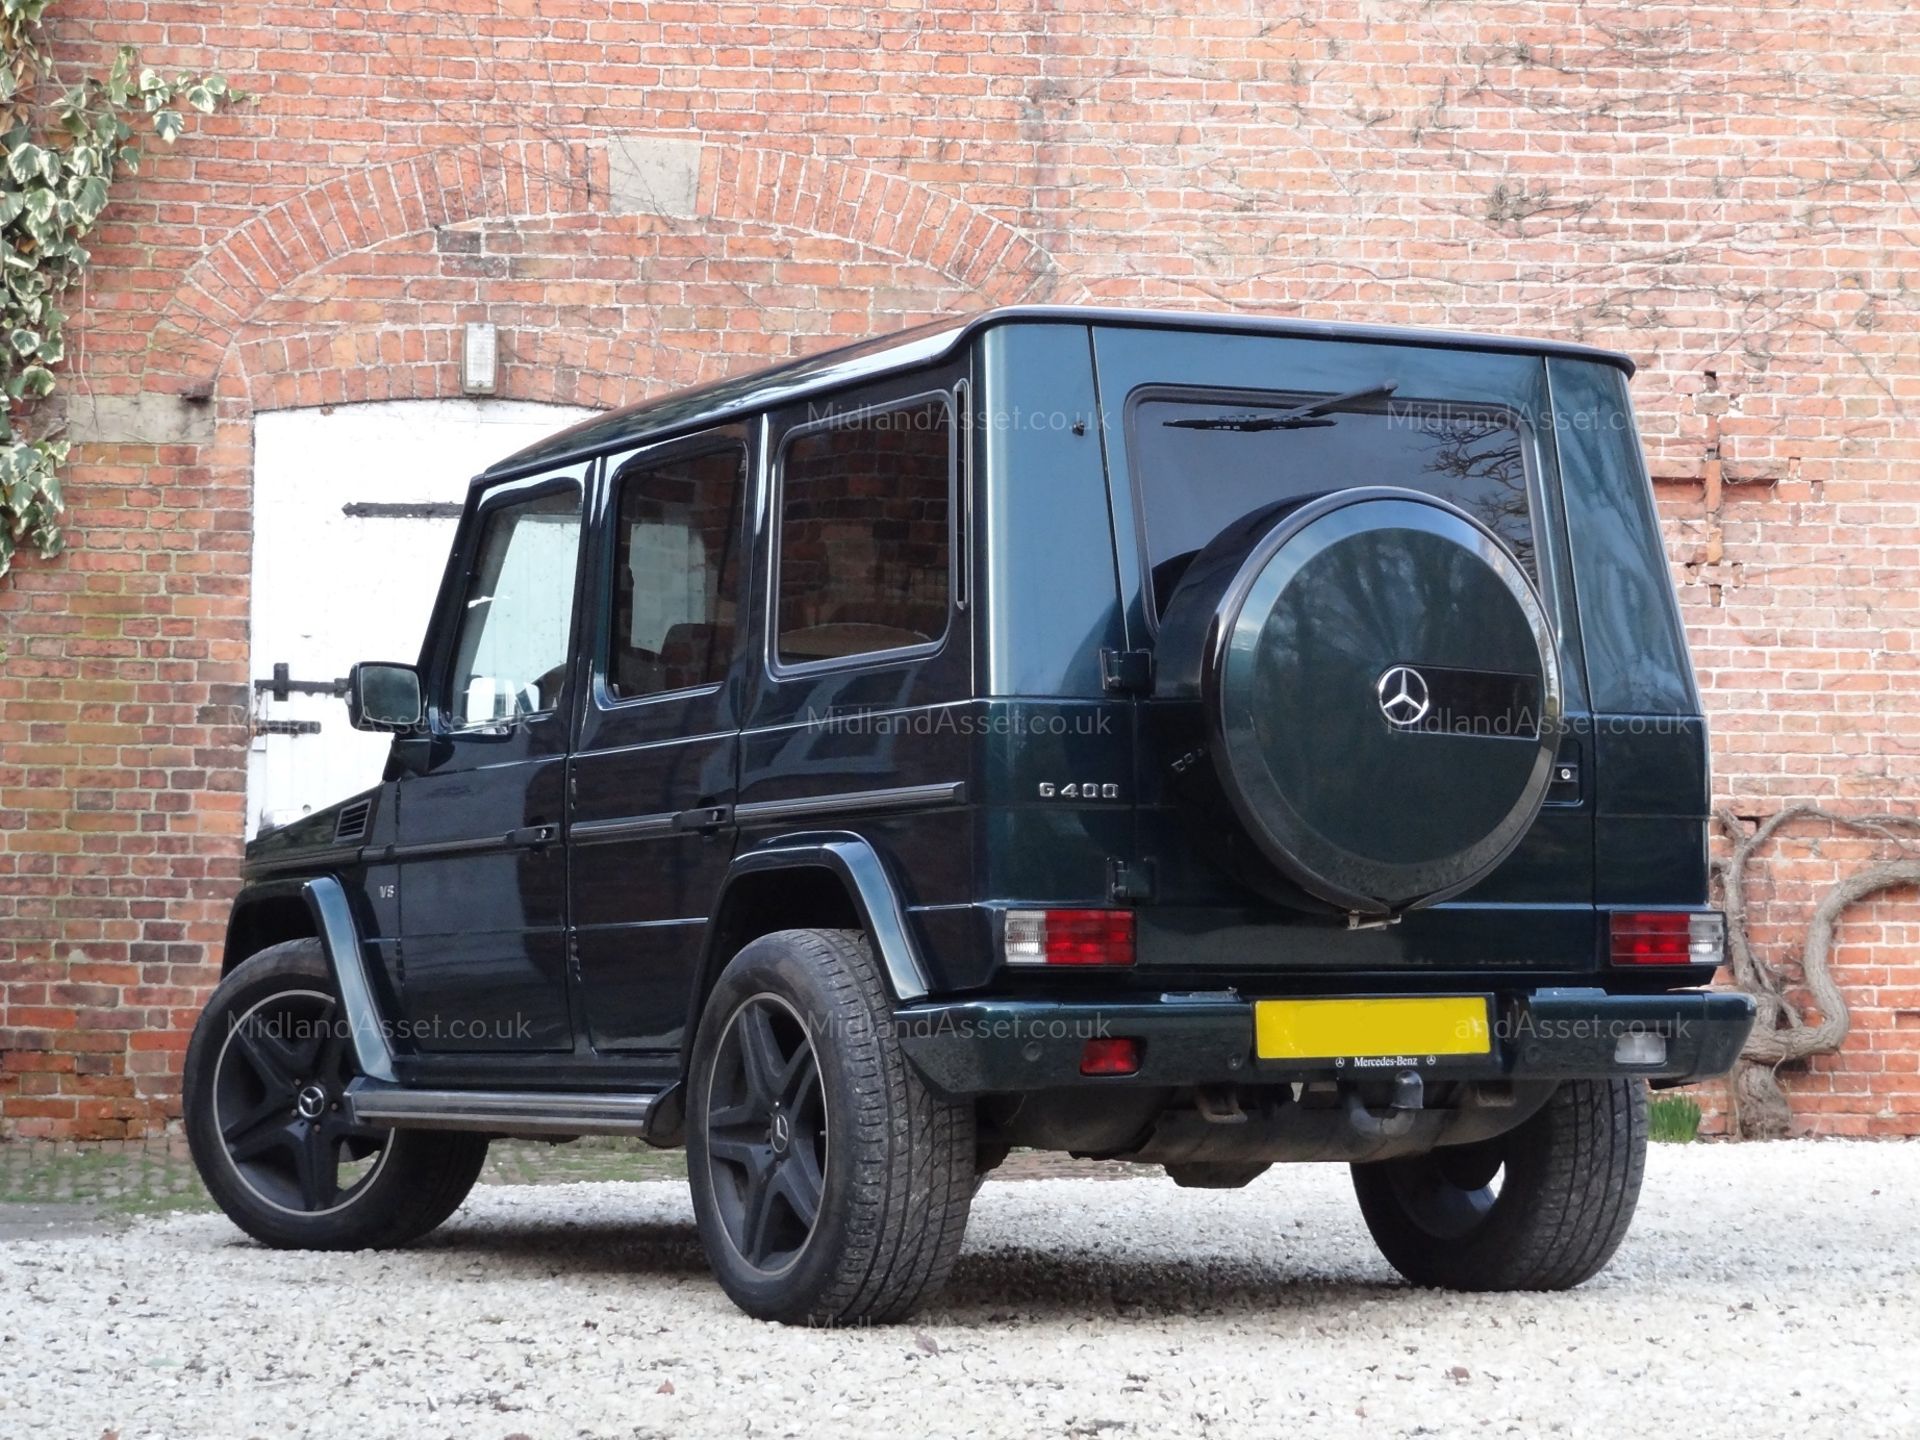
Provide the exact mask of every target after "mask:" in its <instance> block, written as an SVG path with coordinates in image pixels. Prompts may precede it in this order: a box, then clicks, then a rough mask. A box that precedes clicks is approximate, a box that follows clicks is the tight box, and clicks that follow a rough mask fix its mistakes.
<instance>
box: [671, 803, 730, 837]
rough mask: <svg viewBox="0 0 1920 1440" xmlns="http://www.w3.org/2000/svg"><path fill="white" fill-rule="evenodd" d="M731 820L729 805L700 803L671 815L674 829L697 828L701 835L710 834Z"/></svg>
mask: <svg viewBox="0 0 1920 1440" xmlns="http://www.w3.org/2000/svg"><path fill="white" fill-rule="evenodd" d="M732 820H733V807H732V806H731V805H701V806H699V807H698V808H696V809H693V810H682V811H681V812H680V813H679V814H678V815H675V816H674V817H673V828H674V829H676V830H697V831H699V832H700V833H701V834H702V835H711V834H713V832H714V831H716V830H719V829H722V828H724V827H725V826H726V825H728V824H729V823H730V822H731V821H732Z"/></svg>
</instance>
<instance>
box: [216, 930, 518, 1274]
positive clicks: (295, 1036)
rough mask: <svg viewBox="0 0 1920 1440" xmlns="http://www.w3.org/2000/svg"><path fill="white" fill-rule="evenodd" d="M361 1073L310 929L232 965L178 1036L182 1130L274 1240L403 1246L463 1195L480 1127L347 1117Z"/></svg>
mask: <svg viewBox="0 0 1920 1440" xmlns="http://www.w3.org/2000/svg"><path fill="white" fill-rule="evenodd" d="M358 1073H359V1069H358V1066H357V1065H356V1064H355V1062H354V1052H353V1044H352V1039H351V1033H350V1031H349V1028H348V1025H347V1022H346V1020H345V1018H344V1017H343V1016H342V1015H341V1014H340V1011H339V1002H338V999H337V997H336V995H335V993H334V985H333V976H332V974H331V972H330V971H329V969H328V967H327V961H326V955H325V953H324V952H323V951H322V950H321V948H320V942H319V941H318V940H312V939H307V940H288V941H285V942H283V943H282V944H279V945H273V946H270V947H268V948H267V949H265V950H262V951H261V952H260V953H259V954H258V955H255V956H253V957H252V958H250V959H248V960H247V961H246V962H244V963H243V964H241V965H239V966H238V967H236V968H235V969H234V971H233V973H231V974H230V975H228V976H227V977H226V979H224V980H222V981H221V982H220V985H219V987H218V988H217V989H215V991H214V992H213V996H212V998H211V999H210V1000H208V1002H207V1008H206V1009H205V1010H204V1011H203V1012H202V1013H201V1016H200V1021H199V1023H198V1024H197V1025H196V1026H195V1027H194V1031H193V1038H192V1040H191V1041H190V1042H189V1043H188V1046H187V1063H186V1074H185V1082H184V1085H183V1087H182V1088H183V1092H184V1094H183V1099H184V1106H185V1118H186V1130H187V1143H188V1146H189V1148H190V1149H191V1150H192V1152H193V1161H194V1165H195V1167H196V1168H197V1169H198V1170H199V1172H200V1178H201V1180H202V1181H203V1182H204V1183H205V1185H206V1187H207V1190H208V1192H209V1193H210V1194H211V1195H212V1196H213V1198H214V1200H215V1201H216V1202H217V1203H218V1204H219V1206H220V1208H221V1209H222V1210H224V1211H225V1212H226V1213H227V1217H228V1218H229V1219H231V1220H232V1221H233V1223H234V1224H236V1225H238V1226H239V1227H240V1228H241V1229H242V1230H244V1231H246V1232H247V1234H249V1235H251V1236H253V1238H254V1239H256V1240H258V1241H260V1242H261V1243H263V1244H266V1245H272V1246H274V1247H276V1248H279V1249H292V1250H365V1249H384V1248H388V1247H391V1246H396V1245H405V1244H408V1243H409V1242H411V1241H413V1240H417V1239H419V1238H420V1237H421V1236H422V1235H425V1234H426V1233H427V1232H428V1231H429V1230H432V1229H433V1228H434V1227H435V1226H437V1225H439V1224H440V1223H441V1222H442V1221H443V1220H445V1219H446V1218H447V1217H448V1216H449V1215H451V1214H452V1213H453V1212H454V1211H455V1210H456V1209H458V1208H459V1205H460V1202H461V1201H462V1200H464V1199H466V1196H467V1192H468V1191H469V1190H471V1189H472V1188H473V1183H474V1181H475V1180H476V1179H478V1178H479V1175H480V1167H481V1165H482V1164H484V1163H485V1161H486V1158H487V1141H486V1137H485V1136H480V1135H453V1134H439V1133H435V1132H430V1131H424V1130H379V1129H375V1128H373V1127H371V1126H362V1125H354V1124H352V1123H350V1122H348V1120H347V1119H346V1115H347V1111H346V1108H345V1107H344V1105H343V1104H342V1102H341V1094H342V1092H343V1091H344V1089H345V1088H346V1086H347V1084H348V1083H349V1082H350V1081H351V1080H353V1079H354V1077H355V1076H356V1075H357V1074H358Z"/></svg>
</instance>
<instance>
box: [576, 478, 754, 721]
mask: <svg viewBox="0 0 1920 1440" xmlns="http://www.w3.org/2000/svg"><path fill="white" fill-rule="evenodd" d="M746 463H747V455H746V451H745V450H744V449H743V448H741V447H740V446H737V445H728V446H726V447H724V448H722V449H718V450H709V451H707V452H705V453H704V454H698V455H685V456H679V457H676V458H673V459H669V460H661V461H653V462H644V461H639V460H634V461H629V462H628V463H627V464H626V465H624V466H622V467H621V469H620V472H619V473H618V474H617V475H616V476H615V477H614V485H615V491H616V495H617V497H618V498H617V501H616V503H617V505H618V507H619V511H618V518H617V520H616V522H615V529H614V565H613V586H614V591H613V626H612V646H611V653H610V654H609V656H608V662H607V688H608V689H609V690H611V691H612V692H613V694H614V695H615V696H616V697H617V698H619V699H622V700H631V699H634V698H635V697H638V696H643V695H660V694H664V693H666V692H667V691H670V690H685V689H688V688H690V687H693V686H698V685H710V684H713V683H714V682H716V681H718V680H719V679H720V678H721V677H722V676H723V675H725V673H726V670H727V666H728V664H729V663H730V661H731V660H732V658H733V642H734V624H735V618H736V617H735V608H736V603H737V585H738V577H739V573H740V571H739V566H740V503H741V493H742V490H743V487H744V480H745V476H746Z"/></svg>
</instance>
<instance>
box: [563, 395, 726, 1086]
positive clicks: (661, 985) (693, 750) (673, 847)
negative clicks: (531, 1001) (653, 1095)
mask: <svg viewBox="0 0 1920 1440" xmlns="http://www.w3.org/2000/svg"><path fill="white" fill-rule="evenodd" d="M753 449H754V447H753V445H752V443H751V436H750V434H749V431H748V428H747V427H745V426H728V427H724V428H721V429H716V430H711V431H708V432H705V433H703V434H700V435H697V436H693V437H691V438H687V439H681V440H674V441H670V442H668V443H666V444H661V445H653V446H649V447H647V448H644V449H642V450H639V451H635V452H633V453H630V454H628V455H624V456H617V457H615V458H614V459H613V460H611V461H610V462H609V463H608V465H607V475H608V476H609V479H608V481H607V483H606V485H605V486H604V487H603V493H602V498H601V500H600V502H599V504H600V506H601V507H602V511H603V516H602V519H601V520H600V521H598V522H597V523H596V525H595V527H594V529H595V536H596V546H595V559H594V564H593V579H592V581H591V582H590V587H589V592H588V593H589V596H590V602H589V605H588V613H589V615H591V616H592V617H593V621H592V624H593V630H594V634H595V641H594V644H593V646H592V655H593V659H592V664H591V667H590V675H589V678H588V680H587V694H586V703H585V706H584V713H583V715H582V719H581V731H580V739H579V746H578V752H577V754H576V756H575V758H574V761H573V773H572V783H571V793H572V801H571V819H570V822H569V844H570V846H571V849H572V864H571V887H572V913H573V921H574V925H575V927H576V929H575V944H576V946H577V950H578V957H579V959H578V965H579V984H580V996H581V1002H582V1004H581V1014H582V1016H583V1018H584V1021H585V1024H586V1028H587V1033H588V1037H589V1039H590V1040H591V1042H592V1044H593V1046H594V1048H595V1049H599V1050H636V1051H664V1050H672V1049H677V1048H678V1046H679V1044H680V1040H681V1031H682V1029H683V1027H684V1024H685V1021H686V1015H687V1004H688V995H689V993H690V990H691V987H692V983H693V975H694V969H695V966H696V964H697V962H698V960H699V951H700V944H701V940H702V936H703V935H704V927H705V920H706V916H707V912H708V909H709V907H710V906H711V904H712V901H713V897H714V895H715V893H716V892H717V890H718V889H719V885H720V880H721V877H722V876H723V875H724V874H725V872H726V868H727V863H728V861H729V860H730V859H731V858H732V854H733V844H734V825H733V804H734V774H735V768H736V765H737V758H738V749H739V739H738V732H739V698H738V691H739V685H738V679H737V676H736V670H737V667H736V664H735V659H736V656H737V654H738V652H739V649H740V636H741V632H742V630H743V628H744V627H743V626H742V625H741V617H742V615H743V614H744V611H745V600H746V590H745V586H746V583H747V569H748V566H747V556H748V553H749V548H750V547H749V541H748V538H747V532H746V528H745V527H746V509H747V507H746V503H745V502H746V495H747V491H748V486H749V478H750V476H751V473H752V469H751V464H750V461H751V458H752V455H753Z"/></svg>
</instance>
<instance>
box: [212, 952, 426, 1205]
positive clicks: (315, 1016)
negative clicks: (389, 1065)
mask: <svg viewBox="0 0 1920 1440" xmlns="http://www.w3.org/2000/svg"><path fill="white" fill-rule="evenodd" d="M356 1073H357V1067H356V1066H355V1064H354V1062H353V1045H352V1038H351V1035H350V1034H349V1032H348V1030H347V1026H346V1022H345V1020H344V1019H343V1018H342V1017H341V1015H340V1013H339V1006H338V1004H337V1003H336V1002H335V1001H334V999H333V997H332V996H331V995H328V994H326V993H325V992H323V991H319V990H285V991H281V992H280V993H278V994H275V995H272V996H269V997H268V998H266V999H264V1000H262V1001H260V1002H259V1003H258V1004H256V1005H254V1006H253V1008H252V1009H250V1010H248V1011H247V1012H246V1014H244V1015H242V1016H240V1017H238V1018H237V1019H236V1020H235V1021H234V1022H233V1024H232V1026H231V1027H230V1028H229V1029H228V1031H227V1034H226V1036H225V1038H224V1040H223V1041H222V1043H221V1047H220V1054H219V1058H218V1059H217V1060H215V1062H214V1080H213V1108H214V1123H215V1124H216V1125H217V1126H218V1127H219V1130H220V1138H221V1141H222V1143H223V1144H224V1145H225V1146H226V1151H227V1158H228V1159H229V1160H230V1161H231V1162H232V1164H233V1168H234V1171H235V1173H237V1174H238V1175H239V1177H240V1181H241V1183H242V1184H244V1185H245V1186H246V1187H247V1188H248V1189H250V1190H252V1191H253V1193H254V1194H255V1195H257V1196H258V1197H259V1198H260V1200H261V1201H262V1202H263V1203H264V1204H267V1205H272V1206H276V1207H278V1208H281V1209H285V1210H292V1211H296V1212H299V1213H302V1214H308V1215H316V1214H321V1213H324V1212H325V1211H328V1210H332V1209H336V1208H338V1207H339V1206H342V1205H351V1204H352V1203H353V1201H354V1199H355V1198H356V1197H357V1196H358V1195H360V1194H361V1193H363V1191H364V1190H365V1188H366V1185H367V1183H368V1182H369V1181H370V1180H372V1179H373V1177H374V1176H375V1175H377V1174H378V1173H379V1170H380V1166H381V1164H382V1163H383V1161H384V1158H385V1156H386V1153H387V1142H388V1140H389V1139H390V1138H391V1132H390V1131H386V1130H376V1129H373V1128H371V1127H369V1126H365V1125H356V1124H354V1123H353V1121H352V1120H351V1119H350V1118H349V1115H350V1112H349V1110H348V1108H347V1106H346V1101H345V1094H346V1088H347V1083H348V1081H350V1080H352V1079H353V1077H354V1075H355V1074H356Z"/></svg>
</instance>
